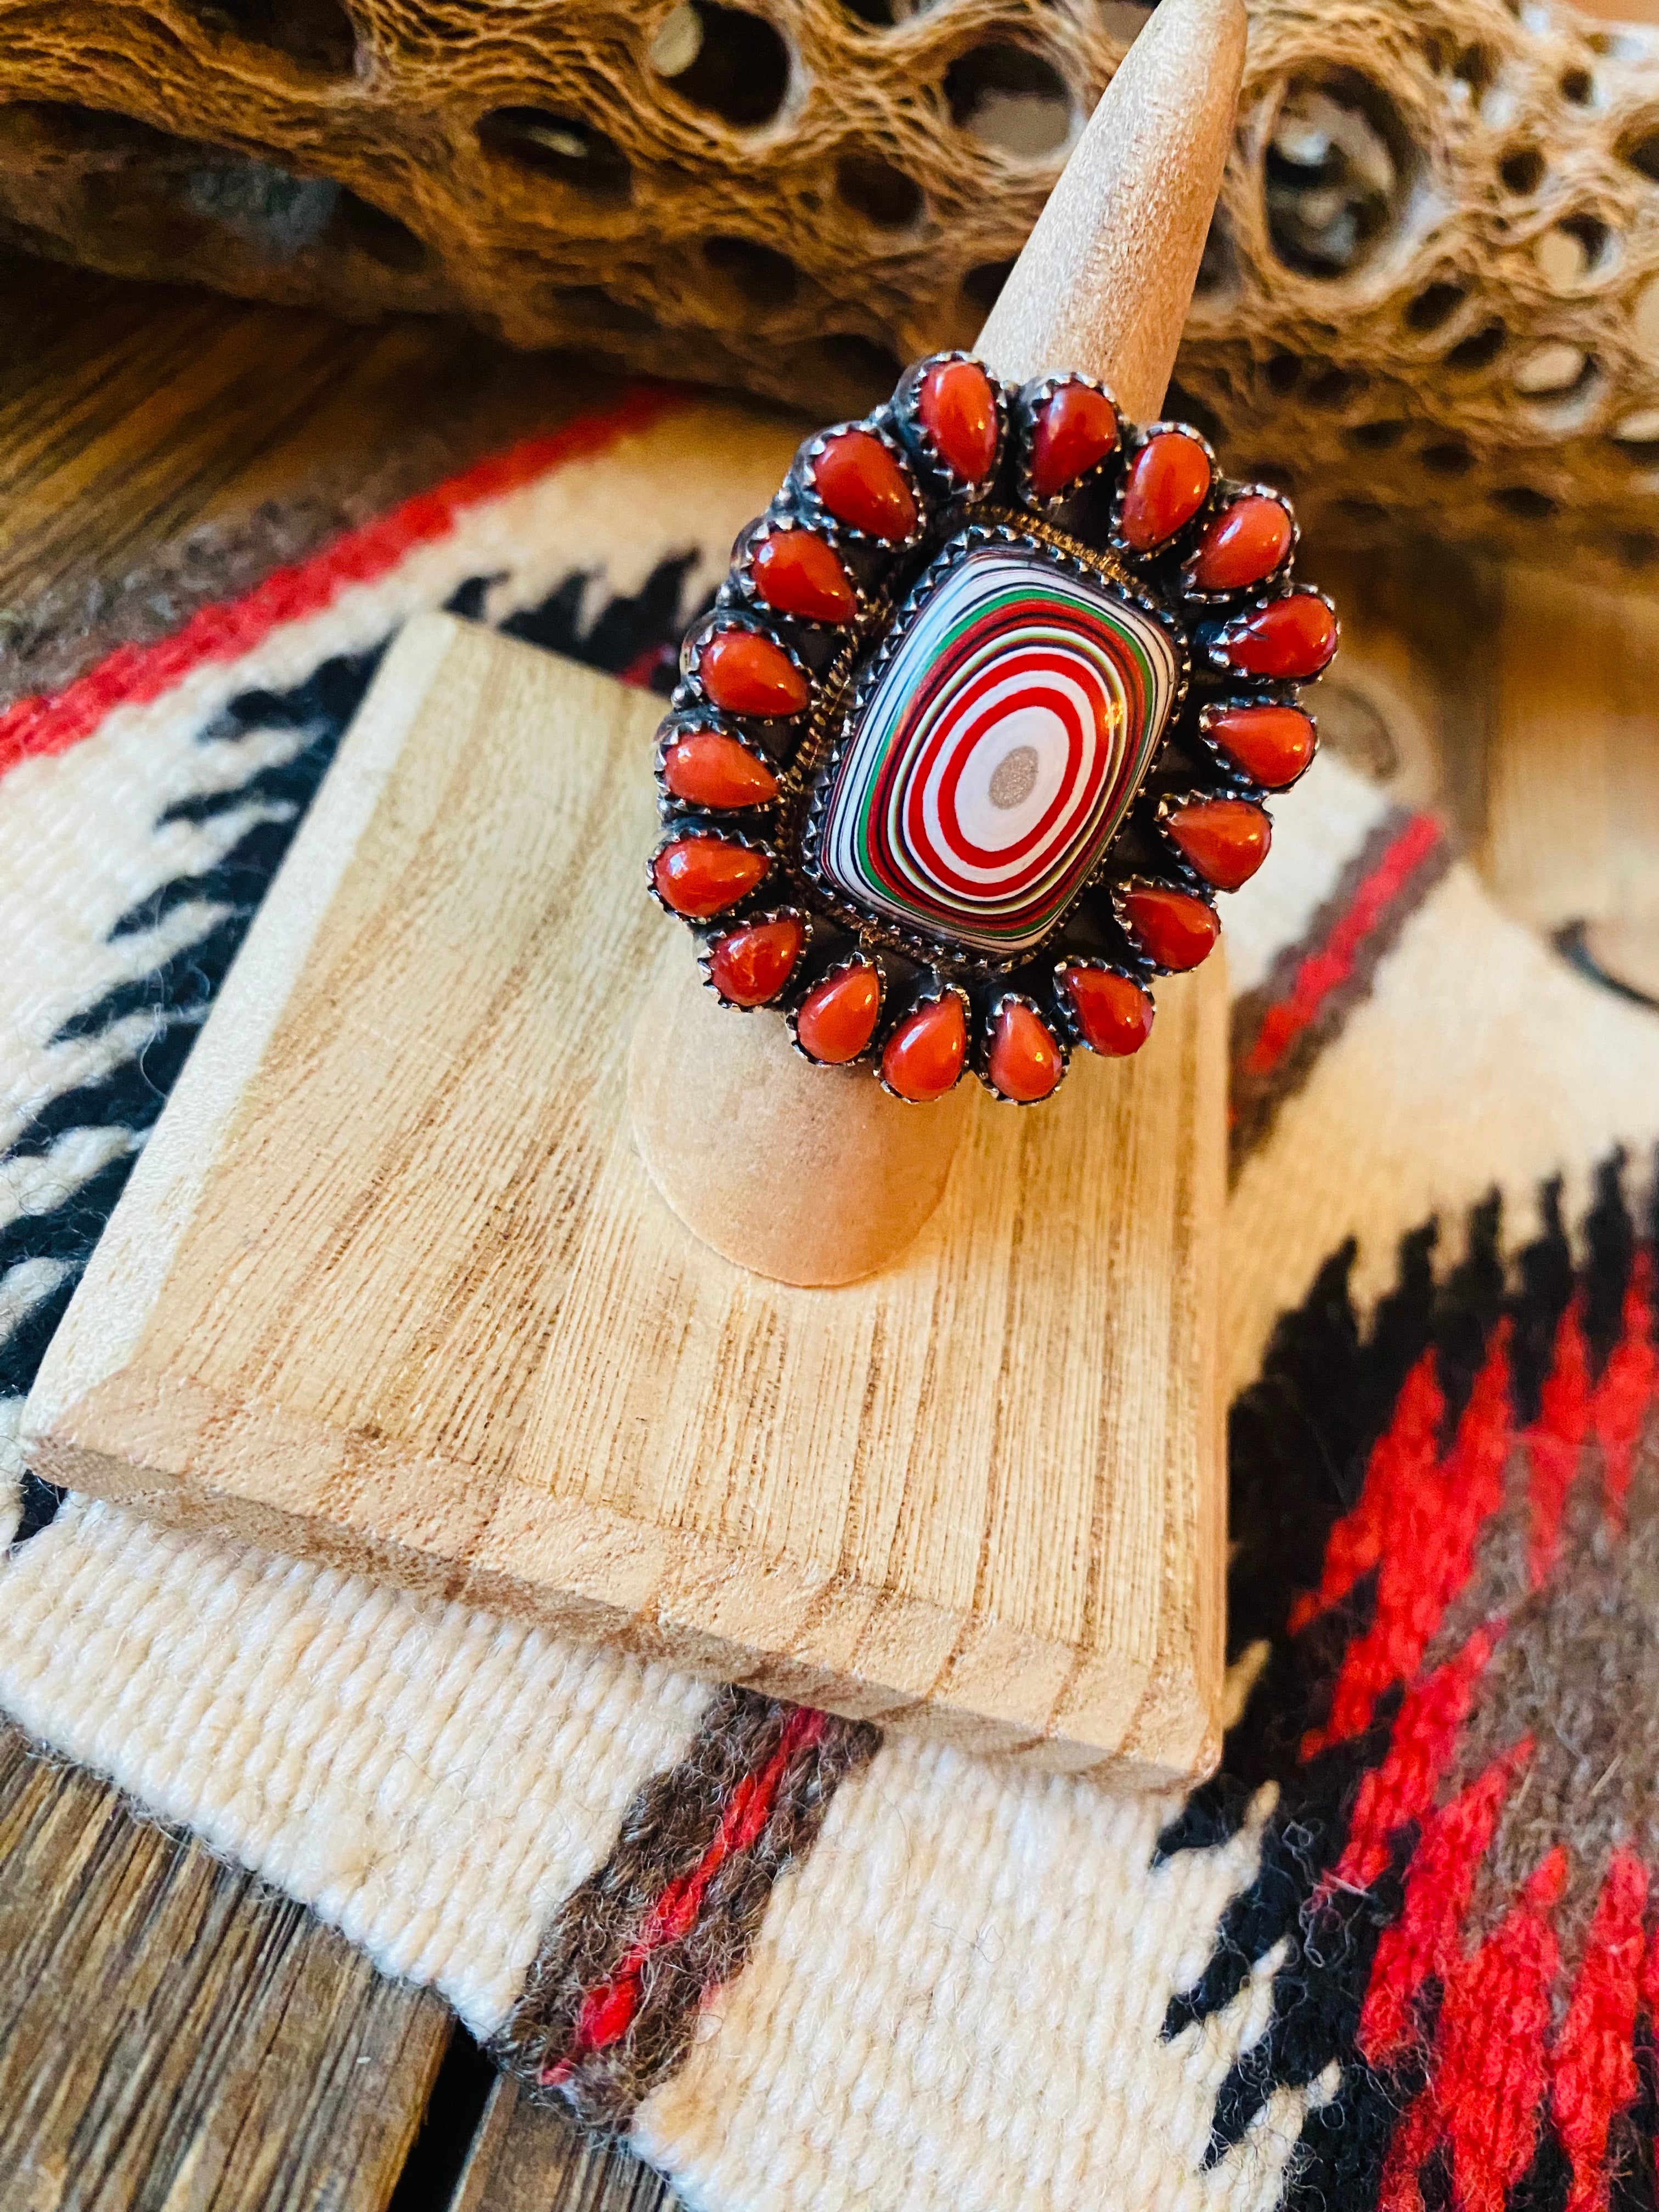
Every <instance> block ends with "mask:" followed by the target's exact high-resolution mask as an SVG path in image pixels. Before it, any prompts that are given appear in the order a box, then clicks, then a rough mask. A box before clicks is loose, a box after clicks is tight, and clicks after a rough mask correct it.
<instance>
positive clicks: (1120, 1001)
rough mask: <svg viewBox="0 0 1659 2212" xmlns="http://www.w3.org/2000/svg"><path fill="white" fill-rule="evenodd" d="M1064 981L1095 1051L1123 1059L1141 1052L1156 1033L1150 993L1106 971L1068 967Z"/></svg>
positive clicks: (1078, 1017) (1136, 984)
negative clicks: (1153, 1033)
mask: <svg viewBox="0 0 1659 2212" xmlns="http://www.w3.org/2000/svg"><path fill="white" fill-rule="evenodd" d="M1060 981H1061V982H1062V983H1063V984H1064V985H1065V987H1066V996H1067V997H1068V998H1069V999H1070V1000H1071V1002H1072V1010H1073V1012H1074V1013H1075V1014H1076V1016H1077V1025H1078V1027H1079V1030H1082V1032H1083V1042H1084V1043H1085V1044H1086V1045H1087V1046H1088V1048H1089V1049H1090V1050H1091V1052H1098V1053H1103V1054H1105V1055H1106V1056H1107V1057H1108V1058H1109V1059H1111V1060H1121V1059H1123V1058H1124V1057H1125V1055H1126V1054H1129V1053H1132V1052H1139V1050H1140V1048H1141V1046H1142V1045H1144V1044H1145V1043H1146V1040H1147V1038H1148V1037H1149V1036H1151V1035H1152V1012H1153V1007H1152V994H1151V993H1150V992H1147V991H1143V990H1142V989H1141V987H1140V986H1139V983H1132V982H1131V981H1130V980H1129V978H1128V977H1127V975H1113V974H1112V972H1111V971H1110V969H1105V968H1066V969H1062V970H1061V973H1060Z"/></svg>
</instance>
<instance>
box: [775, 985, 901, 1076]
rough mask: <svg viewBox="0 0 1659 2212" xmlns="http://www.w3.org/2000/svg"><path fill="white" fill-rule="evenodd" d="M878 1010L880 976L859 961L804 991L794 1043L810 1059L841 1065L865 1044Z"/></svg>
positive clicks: (829, 1064)
mask: <svg viewBox="0 0 1659 2212" xmlns="http://www.w3.org/2000/svg"><path fill="white" fill-rule="evenodd" d="M879 1012H881V978H880V977H879V976H878V975H877V973H876V971H875V969H873V968H872V967H870V966H869V965H868V964H867V963H865V962H863V961H860V963H858V964H857V965H856V966H855V967H852V968H843V969H842V971H841V973H840V975H826V976H825V977H824V979H823V982H822V983H819V984H818V985H817V986H816V987H815V988H814V989H812V990H811V991H809V992H808V993H807V994H806V996H805V999H804V1000H802V1001H801V1007H800V1012H799V1013H798V1014H797V1015H796V1016H795V1038H796V1042H798V1043H799V1046H800V1048H801V1050H802V1051H803V1052H804V1053H805V1054H808V1055H809V1056H810V1057H811V1059H813V1060H823V1062H824V1063H825V1064H826V1065H827V1066H830V1067H840V1066H843V1065H844V1064H845V1063H846V1062H847V1061H848V1060H856V1059H857V1058H858V1056H859V1054H860V1053H861V1052H862V1051H863V1050H864V1048H865V1047H866V1045H867V1044H868V1043H869V1042H870V1040H871V1038H872V1036H874V1034H875V1028H876V1016H877V1015H878V1013H879Z"/></svg>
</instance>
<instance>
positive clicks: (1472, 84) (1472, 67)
mask: <svg viewBox="0 0 1659 2212" xmlns="http://www.w3.org/2000/svg"><path fill="white" fill-rule="evenodd" d="M1497 74H1498V57H1497V55H1496V54H1494V53H1493V52H1492V48H1491V47H1490V46H1465V47H1464V49H1463V51H1462V53H1461V54H1459V56H1458V57H1457V59H1456V60H1455V62H1454V63H1453V64H1452V75H1453V76H1455V78H1456V80H1457V82H1459V83H1460V84H1463V85H1467V86H1468V90H1469V97H1470V99H1471V100H1479V99H1480V95H1481V94H1482V93H1483V92H1485V91H1486V88H1487V87H1488V86H1489V85H1490V84H1491V82H1492V79H1493V78H1494V77H1495V76H1497Z"/></svg>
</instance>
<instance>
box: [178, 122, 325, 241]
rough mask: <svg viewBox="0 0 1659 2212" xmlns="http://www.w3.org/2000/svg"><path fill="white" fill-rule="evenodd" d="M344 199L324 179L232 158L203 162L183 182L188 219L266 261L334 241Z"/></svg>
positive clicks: (264, 162) (262, 162)
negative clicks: (222, 233) (208, 224)
mask: <svg viewBox="0 0 1659 2212" xmlns="http://www.w3.org/2000/svg"><path fill="white" fill-rule="evenodd" d="M204 150H205V149H204ZM345 197H346V195H345V193H344V191H343V189H342V187H341V186H340V185H337V184H335V183H334V182H333V181H332V180H331V179H329V178H326V177H296V176H293V175H291V174H290V173H289V171H288V170H286V169H279V168H277V167H275V165H274V164H273V163H270V162H269V161H241V160H239V159H238V158H237V157H236V156H235V155H224V156H222V158H219V159H216V160H211V161H206V162H204V165H203V166H202V167H198V168H193V169H192V170H191V173H190V174H189V176H188V177H186V178H185V206H186V207H187V208H188V209H189V210H190V211H191V214H192V215H198V216H204V217H205V219H206V220H207V221H208V222H211V223H213V224H215V225H216V227H217V228H219V229H221V230H224V231H228V232H229V233H230V234H231V235H232V236H233V237H234V238H237V239H240V241H241V243H242V244H243V245H244V246H250V247H252V250H253V251H254V252H256V253H258V255H259V256H260V257H261V258H263V259H265V260H269V261H286V260H288V259H289V258H291V257H292V256H293V255H294V254H296V253H301V252H304V250H305V248H306V247H307V246H314V245H315V244H316V243H317V241H318V240H319V238H322V237H323V236H324V235H325V234H327V235H328V237H329V238H330V239H331V240H338V239H340V238H341V237H342V232H341V228H340V222H341V216H340V210H341V203H342V202H343V199H344V198H345Z"/></svg>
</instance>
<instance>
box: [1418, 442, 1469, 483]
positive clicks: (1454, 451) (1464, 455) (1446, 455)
mask: <svg viewBox="0 0 1659 2212" xmlns="http://www.w3.org/2000/svg"><path fill="white" fill-rule="evenodd" d="M1417 458H1418V459H1419V461H1421V462H1422V464H1423V465H1424V467H1425V469H1426V470H1427V471H1429V473H1430V475H1431V476H1436V477H1462V476H1467V475H1468V472H1469V471H1470V470H1471V469H1472V468H1473V467H1474V454H1473V453H1471V452H1470V451H1469V449H1468V447H1467V446H1466V445H1465V444H1464V443H1463V441H1462V439H1461V438H1442V439H1440V440H1438V441H1437V442H1436V443H1435V444H1434V445H1432V446H1425V447H1424V448H1423V450H1422V452H1421V453H1419V455H1418V457H1417Z"/></svg>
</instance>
